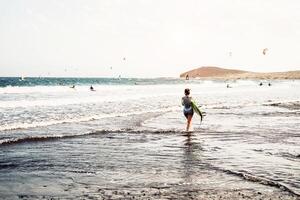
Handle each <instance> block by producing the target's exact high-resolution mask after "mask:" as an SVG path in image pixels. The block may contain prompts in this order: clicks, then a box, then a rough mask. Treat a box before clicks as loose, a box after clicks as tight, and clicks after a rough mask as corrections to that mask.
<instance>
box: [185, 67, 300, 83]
mask: <svg viewBox="0 0 300 200" xmlns="http://www.w3.org/2000/svg"><path fill="white" fill-rule="evenodd" d="M180 78H186V79H189V78H201V79H270V80H272V79H300V70H297V71H286V72H268V73H262V72H250V71H243V70H237V69H225V68H220V67H212V66H205V67H200V68H197V69H193V70H190V71H187V72H184V73H182V74H180Z"/></svg>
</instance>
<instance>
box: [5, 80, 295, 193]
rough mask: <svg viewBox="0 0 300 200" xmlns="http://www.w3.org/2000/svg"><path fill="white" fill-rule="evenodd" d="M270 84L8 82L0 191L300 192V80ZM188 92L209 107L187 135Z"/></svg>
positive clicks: (192, 81)
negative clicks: (185, 101)
mask: <svg viewBox="0 0 300 200" xmlns="http://www.w3.org/2000/svg"><path fill="white" fill-rule="evenodd" d="M262 82H263V85H262V86H259V83H260V81H258V80H236V81H227V82H225V81H212V80H188V81H186V80H182V79H176V78H157V79H138V78H132V79H129V78H127V79H126V78H122V79H112V78H42V77H41V78H25V79H24V80H22V79H20V78H0V196H1V197H2V198H8V199H14V198H29V199H39V198H50V197H51V198H52V197H53V198H80V197H83V198H89V197H91V198H92V197H93V198H104V199H105V198H113V197H118V195H119V197H121V196H122V195H123V196H124V195H125V194H126V195H133V196H134V194H136V193H137V192H139V195H143V194H144V193H146V194H147V195H148V197H153V196H155V195H156V194H157V191H158V190H167V189H168V191H169V193H168V195H169V197H172V195H174V194H178V191H186V190H187V188H189V189H190V188H194V189H195V190H196V189H197V190H207V191H219V190H233V189H241V190H242V189H247V188H252V189H253V190H254V191H259V192H260V191H263V192H270V191H275V190H276V191H278V192H281V191H282V192H285V193H288V194H291V195H295V196H293V198H295V197H296V198H297V197H299V195H300V81H299V80H272V81H262ZM269 82H270V83H271V86H269V85H268V83H269ZM227 84H229V85H230V88H227V87H226V85H227ZM73 85H74V86H75V88H71V86H73ZM91 85H92V86H93V88H94V89H95V91H90V89H89V87H90V86H91ZM185 88H190V89H191V96H192V97H193V99H194V100H195V101H196V102H197V103H198V105H199V106H201V107H200V109H201V110H202V111H204V112H205V113H206V116H205V117H204V119H203V121H202V122H200V118H199V116H196V115H195V116H194V117H193V121H192V128H193V132H192V133H191V134H190V135H188V134H186V133H185V132H184V129H185V124H186V121H185V118H184V116H183V113H182V106H181V97H182V96H183V91H184V89H185ZM174 188H175V189H174ZM220 188H221V189H220ZM141 191H144V193H143V192H141ZM145 191H148V193H147V192H145ZM146 194H145V195H146ZM147 195H146V197H147ZM168 195H167V196H168Z"/></svg>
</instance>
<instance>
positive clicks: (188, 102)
mask: <svg viewBox="0 0 300 200" xmlns="http://www.w3.org/2000/svg"><path fill="white" fill-rule="evenodd" d="M181 104H182V105H183V114H184V116H185V118H186V119H187V124H186V131H190V127H191V122H192V118H193V115H194V110H193V108H192V97H191V96H190V89H188V88H186V89H185V90H184V97H182V100H181Z"/></svg>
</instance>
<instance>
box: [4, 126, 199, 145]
mask: <svg viewBox="0 0 300 200" xmlns="http://www.w3.org/2000/svg"><path fill="white" fill-rule="evenodd" d="M112 133H119V134H125V133H129V134H141V133H146V134H186V132H185V131H182V130H148V129H143V130H134V129H131V128H127V129H117V130H98V131H94V132H88V133H83V134H75V135H45V136H31V137H24V138H14V139H5V140H2V141H1V140H0V145H3V146H6V145H14V144H23V143H34V142H48V141H53V140H61V139H69V138H79V137H86V136H91V135H104V134H112ZM193 133H197V132H195V131H194V132H193Z"/></svg>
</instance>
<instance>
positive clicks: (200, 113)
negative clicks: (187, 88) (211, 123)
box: [192, 101, 203, 122]
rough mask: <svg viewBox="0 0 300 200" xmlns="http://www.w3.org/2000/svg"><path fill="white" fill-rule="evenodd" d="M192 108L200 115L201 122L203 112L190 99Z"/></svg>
mask: <svg viewBox="0 0 300 200" xmlns="http://www.w3.org/2000/svg"><path fill="white" fill-rule="evenodd" d="M192 108H193V110H194V112H195V113H197V114H198V115H199V116H200V120H201V122H202V119H203V114H202V112H201V110H200V109H199V108H198V106H197V105H196V103H195V102H194V101H192Z"/></svg>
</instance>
